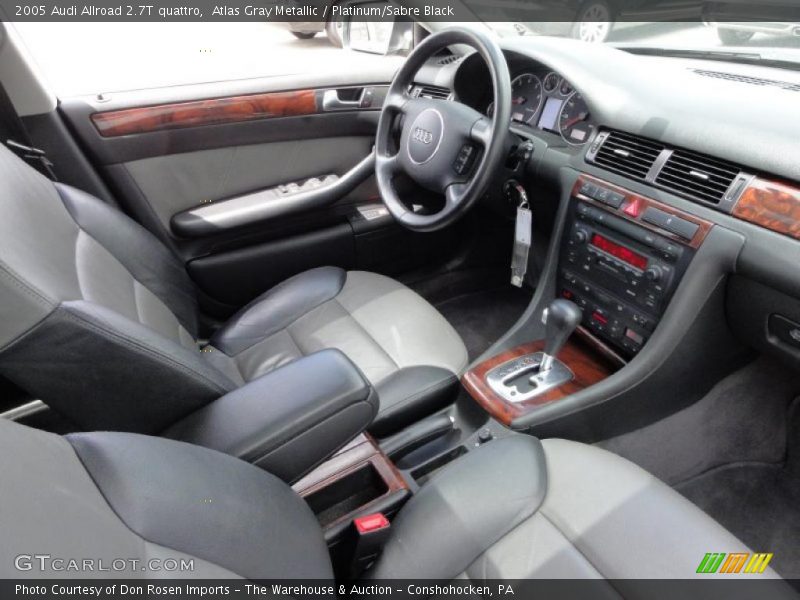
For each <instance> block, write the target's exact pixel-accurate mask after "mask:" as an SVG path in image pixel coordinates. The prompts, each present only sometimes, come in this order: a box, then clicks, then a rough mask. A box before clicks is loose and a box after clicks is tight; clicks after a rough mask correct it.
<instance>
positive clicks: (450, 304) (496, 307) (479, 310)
mask: <svg viewBox="0 0 800 600" xmlns="http://www.w3.org/2000/svg"><path fill="white" fill-rule="evenodd" d="M530 301H531V292H530V290H520V289H517V288H515V287H511V286H510V285H507V286H504V287H501V288H497V289H493V290H488V291H482V292H478V293H474V294H465V295H463V296H458V297H456V298H452V299H450V300H446V301H444V302H441V303H438V304H436V308H437V309H438V310H439V312H441V313H442V315H444V317H445V319H447V320H448V321H449V322H450V324H451V325H452V326H453V327H454V328H455V330H456V331H457V332H458V333H459V335H460V336H461V339H463V340H464V344H465V345H466V347H467V352H468V353H469V358H470V360H474V359H475V358H477V357H478V356H480V355H481V354H483V353H484V352H485V351H486V350H488V349H489V347H490V346H491V345H492V344H493V343H495V342H496V341H497V340H498V339H499V338H500V337H501V336H502V335H503V334H504V333H506V332H507V331H508V330H509V329H510V328H511V326H512V325H513V324H514V323H515V322H516V321H517V319H519V317H520V316H522V313H523V312H525V309H526V308H527V306H528V303H529V302H530Z"/></svg>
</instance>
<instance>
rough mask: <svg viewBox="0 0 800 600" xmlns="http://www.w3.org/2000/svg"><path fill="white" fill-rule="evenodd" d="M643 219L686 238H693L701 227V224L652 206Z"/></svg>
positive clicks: (645, 212)
mask: <svg viewBox="0 0 800 600" xmlns="http://www.w3.org/2000/svg"><path fill="white" fill-rule="evenodd" d="M642 219H644V220H645V221H647V222H648V223H650V224H651V225H655V226H656V227H661V228H662V229H666V230H667V231H671V232H672V233H674V234H676V235H679V236H681V237H682V238H684V239H686V240H691V239H693V238H694V236H695V234H696V233H697V230H698V229H700V226H699V225H697V224H695V223H692V222H691V221H687V220H686V219H681V218H680V217H676V216H675V215H672V214H670V213H668V212H665V211H663V210H660V209H658V208H653V207H650V208H648V209H647V210H646V211H644V216H643V217H642Z"/></svg>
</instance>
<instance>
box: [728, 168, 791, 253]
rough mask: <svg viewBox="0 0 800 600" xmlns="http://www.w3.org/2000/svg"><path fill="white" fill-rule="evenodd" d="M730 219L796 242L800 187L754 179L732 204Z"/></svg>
mask: <svg viewBox="0 0 800 600" xmlns="http://www.w3.org/2000/svg"><path fill="white" fill-rule="evenodd" d="M733 216H735V217H738V218H739V219H742V220H744V221H748V222H750V223H754V224H756V225H760V226H761V227H765V228H767V229H769V230H771V231H774V232H776V233H781V234H783V235H788V236H790V237H793V238H795V239H800V188H799V187H796V186H793V185H790V184H788V183H781V182H779V181H770V180H768V179H761V178H758V177H757V178H755V179H753V181H752V182H750V185H749V186H748V187H747V189H746V190H745V191H744V193H743V194H742V197H741V198H740V199H739V202H737V203H736V206H735V207H734V208H733Z"/></svg>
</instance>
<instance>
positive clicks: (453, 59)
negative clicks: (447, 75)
mask: <svg viewBox="0 0 800 600" xmlns="http://www.w3.org/2000/svg"><path fill="white" fill-rule="evenodd" d="M462 58H463V57H461V56H458V55H456V54H451V55H450V56H445V57H444V58H441V59H439V63H438V64H440V65H442V66H444V65H452V64H453V63H457V62H459V61H460V60H461V59H462Z"/></svg>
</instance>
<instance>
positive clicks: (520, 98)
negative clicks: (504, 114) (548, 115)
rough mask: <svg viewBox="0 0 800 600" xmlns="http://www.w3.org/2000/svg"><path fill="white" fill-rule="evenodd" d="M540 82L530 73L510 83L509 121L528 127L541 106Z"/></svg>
mask: <svg viewBox="0 0 800 600" xmlns="http://www.w3.org/2000/svg"><path fill="white" fill-rule="evenodd" d="M542 97H543V92H542V82H541V80H540V79H539V78H538V77H537V76H536V75H532V74H531V73H524V74H522V75H520V76H519V77H515V78H514V80H513V81H512V82H511V120H512V121H517V122H519V123H525V124H527V125H530V124H531V122H532V121H533V119H534V118H535V117H536V114H537V113H538V112H539V109H540V108H541V106H542Z"/></svg>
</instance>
